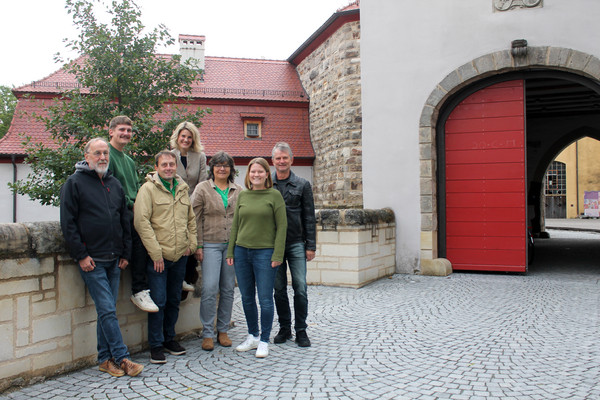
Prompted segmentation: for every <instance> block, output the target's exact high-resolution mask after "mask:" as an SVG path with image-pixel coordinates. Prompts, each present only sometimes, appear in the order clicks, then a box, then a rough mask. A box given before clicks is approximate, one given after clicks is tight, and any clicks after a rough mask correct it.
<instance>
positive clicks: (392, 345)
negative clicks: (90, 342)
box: [0, 267, 600, 400]
mask: <svg viewBox="0 0 600 400" xmlns="http://www.w3.org/2000/svg"><path fill="white" fill-rule="evenodd" d="M598 272H600V271H599V268H598V267H595V269H593V270H589V271H588V272H582V273H576V272H571V273H569V274H544V273H530V274H529V275H526V276H524V275H505V274H496V275H492V274H483V273H482V274H474V273H464V274H462V273H460V274H459V273H455V274H453V275H451V276H449V277H446V278H439V277H427V276H418V275H395V276H393V277H392V278H390V279H383V280H380V281H377V282H375V283H373V284H371V285H368V286H366V287H363V288H361V289H358V290H354V289H347V288H334V287H322V286H311V287H309V300H310V313H309V320H308V323H309V329H308V333H309V336H310V338H311V340H312V343H313V345H312V347H310V348H299V347H298V346H296V345H295V344H294V343H293V342H291V341H288V342H287V343H285V344H283V345H274V344H271V345H270V354H269V356H268V357H267V358H266V359H257V358H255V357H254V354H253V352H247V353H236V352H235V351H234V350H233V348H223V347H220V346H218V345H217V346H216V348H215V350H214V351H212V352H205V351H203V350H201V349H200V343H201V341H200V339H198V338H194V339H191V340H187V341H184V342H183V344H184V345H185V346H186V347H187V348H188V353H187V354H186V355H184V356H181V357H174V356H167V364H166V365H162V366H156V365H152V364H150V363H149V356H148V353H147V352H144V353H139V354H137V355H135V356H134V360H135V361H139V362H142V363H144V364H145V369H144V371H143V372H142V374H141V376H140V377H136V378H129V377H122V378H112V377H109V376H108V375H107V374H104V373H101V372H99V371H98V370H97V368H88V369H85V370H82V371H80V372H76V373H71V374H68V375H64V376H61V377H58V378H56V379H52V380H48V381H46V382H43V383H39V384H36V385H33V386H30V387H26V388H23V389H21V390H19V391H16V392H13V393H5V394H4V395H0V398H2V399H15V400H21V399H23V400H24V399H31V398H35V399H52V400H58V399H72V398H77V399H111V400H114V399H157V400H158V399H161V400H162V399H200V398H201V399H203V400H210V399H257V400H258V399H471V400H472V399H486V400H493V399H503V400H506V399H514V400H517V399H518V400H523V399H566V398H569V399H597V398H600V385H599V384H598V382H599V381H600V346H598V328H599V325H600V323H599V319H600V316H599V311H598V310H599V309H600V291H599V284H598ZM234 320H235V321H236V324H237V326H236V327H235V328H234V329H232V330H231V331H230V336H231V337H232V339H233V341H234V346H235V345H236V344H237V343H240V342H241V341H242V340H243V339H244V337H245V335H246V330H245V323H244V318H243V313H242V310H241V304H240V302H239V297H236V302H235V305H234ZM276 331H277V329H276V326H275V327H274V333H273V334H275V332H276Z"/></svg>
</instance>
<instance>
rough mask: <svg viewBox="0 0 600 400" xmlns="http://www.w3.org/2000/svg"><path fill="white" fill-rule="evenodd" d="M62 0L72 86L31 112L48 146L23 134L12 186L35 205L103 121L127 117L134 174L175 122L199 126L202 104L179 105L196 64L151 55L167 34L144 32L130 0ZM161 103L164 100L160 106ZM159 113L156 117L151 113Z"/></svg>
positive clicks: (55, 194) (52, 191) (101, 130)
mask: <svg viewBox="0 0 600 400" xmlns="http://www.w3.org/2000/svg"><path fill="white" fill-rule="evenodd" d="M102 4H103V2H102V1H101V0H66V9H67V12H68V13H69V14H71V15H72V16H73V22H74V24H75V26H76V27H77V29H78V31H79V34H78V36H77V37H76V38H75V39H72V40H66V41H65V42H66V45H67V48H68V49H70V50H72V51H74V52H75V53H76V54H78V55H79V57H78V58H76V59H74V60H65V59H63V57H62V56H61V55H60V54H57V56H56V60H57V61H58V62H62V63H65V65H64V67H63V68H64V69H65V70H66V71H67V72H69V73H71V74H73V75H74V76H75V78H76V81H77V83H78V85H77V87H75V88H72V89H69V90H67V91H65V92H64V93H62V95H61V96H60V98H58V99H57V100H56V101H55V102H54V103H53V105H51V106H50V107H49V108H48V109H47V115H36V116H35V117H36V118H38V119H40V120H42V121H43V122H44V124H45V126H46V129H47V131H48V132H49V133H50V134H51V137H52V140H53V142H54V145H53V146H51V147H46V146H44V145H43V144H40V143H35V142H33V141H32V140H30V139H29V138H28V140H27V141H26V142H25V146H26V151H27V154H28V156H27V158H26V160H25V161H26V163H28V164H30V165H31V167H32V173H31V174H29V176H28V177H27V178H26V179H25V180H20V181H18V182H16V183H15V184H14V185H11V186H12V189H13V191H16V192H18V193H20V194H27V195H29V197H31V198H32V199H36V200H39V201H40V202H41V203H42V204H52V205H58V200H59V192H60V187H61V186H62V184H63V183H64V181H65V180H66V178H67V177H68V176H69V175H70V174H72V173H73V172H74V165H75V163H76V162H77V161H79V160H81V159H82V154H83V153H82V148H83V146H84V145H85V143H87V141H89V139H91V138H93V137H96V136H104V137H108V129H107V125H108V122H109V121H110V119H111V118H112V117H114V116H117V115H127V116H128V117H130V118H131V119H132V120H133V121H134V135H133V139H132V142H131V144H130V145H129V146H128V148H126V151H127V152H128V153H129V154H130V155H131V157H132V158H133V159H134V161H135V162H136V165H137V166H138V172H139V174H140V177H143V176H144V175H145V173H146V172H147V171H148V170H149V169H151V163H150V164H149V163H148V162H147V160H148V159H149V157H151V156H152V155H154V154H156V153H157V152H159V151H160V150H162V149H164V148H166V147H167V145H168V139H169V137H170V135H171V133H172V131H173V129H174V128H175V126H176V125H177V124H179V123H180V122H182V121H184V120H187V121H191V122H194V123H195V124H196V125H197V126H200V125H201V121H200V119H201V118H202V116H203V115H204V110H201V109H199V108H196V109H195V110H194V111H187V109H185V108H184V107H183V105H184V104H185V103H186V102H187V101H189V97H182V96H183V95H189V94H190V92H191V84H192V82H194V81H195V80H196V79H197V77H198V75H199V73H200V72H201V71H198V70H195V69H193V68H190V67H189V66H188V64H186V65H181V64H180V56H179V55H174V56H164V55H162V56H161V55H157V54H156V50H157V48H158V47H160V46H166V45H170V44H172V43H173V42H174V39H173V38H172V37H171V36H170V34H169V32H168V30H167V29H166V27H165V26H164V25H159V26H158V27H156V28H154V29H152V30H151V31H148V30H147V29H146V28H145V27H144V25H143V24H142V22H141V11H140V9H139V7H138V6H137V4H136V3H135V2H134V0H112V2H111V3H110V5H109V6H103V5H102ZM101 7H105V10H104V11H105V12H106V14H107V15H108V16H109V17H110V22H108V23H103V22H101V21H100V19H99V17H98V9H99V8H101ZM165 103H169V105H168V106H165ZM159 117H160V118H159Z"/></svg>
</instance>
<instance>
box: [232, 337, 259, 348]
mask: <svg viewBox="0 0 600 400" xmlns="http://www.w3.org/2000/svg"><path fill="white" fill-rule="evenodd" d="M259 342H260V339H259V337H258V336H252V335H248V337H247V338H246V340H245V341H244V343H242V344H240V345H239V346H238V347H236V348H235V349H236V350H237V351H248V350H252V349H255V348H257V347H258V343H259Z"/></svg>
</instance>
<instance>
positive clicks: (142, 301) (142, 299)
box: [131, 289, 158, 312]
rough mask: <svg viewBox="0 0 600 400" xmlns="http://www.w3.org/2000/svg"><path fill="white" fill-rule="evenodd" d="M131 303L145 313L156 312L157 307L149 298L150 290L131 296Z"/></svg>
mask: <svg viewBox="0 0 600 400" xmlns="http://www.w3.org/2000/svg"><path fill="white" fill-rule="evenodd" d="M131 301H132V302H133V304H135V305H136V307H137V308H139V309H140V310H142V311H146V312H158V306H157V305H156V304H154V301H152V297H150V290H149V289H146V290H142V291H140V292H137V293H136V294H132V295H131Z"/></svg>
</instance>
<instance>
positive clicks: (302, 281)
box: [271, 142, 317, 347]
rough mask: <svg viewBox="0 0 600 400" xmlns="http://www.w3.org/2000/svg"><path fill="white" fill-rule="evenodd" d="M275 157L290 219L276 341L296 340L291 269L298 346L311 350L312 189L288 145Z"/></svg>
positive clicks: (278, 282) (279, 279)
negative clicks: (291, 292) (298, 173)
mask: <svg viewBox="0 0 600 400" xmlns="http://www.w3.org/2000/svg"><path fill="white" fill-rule="evenodd" d="M271 155H272V162H273V166H274V167H275V172H274V173H273V187H274V188H275V189H277V190H279V191H280V192H281V195H282V196H283V199H284V200H285V206H286V213H287V220H288V228H287V238H286V242H285V255H284V258H283V263H282V264H281V265H280V266H279V268H278V270H277V275H276V277H275V306H276V307H277V316H278V318H279V333H277V335H276V336H275V339H274V340H273V341H274V342H275V343H285V341H286V340H287V339H291V338H292V329H291V326H292V315H291V311H290V303H289V300H288V294H287V268H288V267H289V269H290V274H291V275H292V288H293V289H294V317H295V324H294V329H295V331H296V343H298V346H300V347H309V346H310V340H309V339H308V335H307V334H306V326H307V325H306V317H307V314H308V296H307V290H306V262H307V261H311V260H312V259H313V258H315V251H316V249H317V247H316V246H317V244H316V236H317V234H316V220H315V205H314V199H313V194H312V188H311V186H310V183H309V182H308V181H307V180H306V179H303V178H300V177H299V176H296V175H295V174H294V173H293V172H292V170H291V166H292V163H293V161H294V156H293V154H292V149H291V148H290V146H289V145H288V144H287V143H284V142H280V143H277V144H276V145H275V147H273V151H272V154H271Z"/></svg>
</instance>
